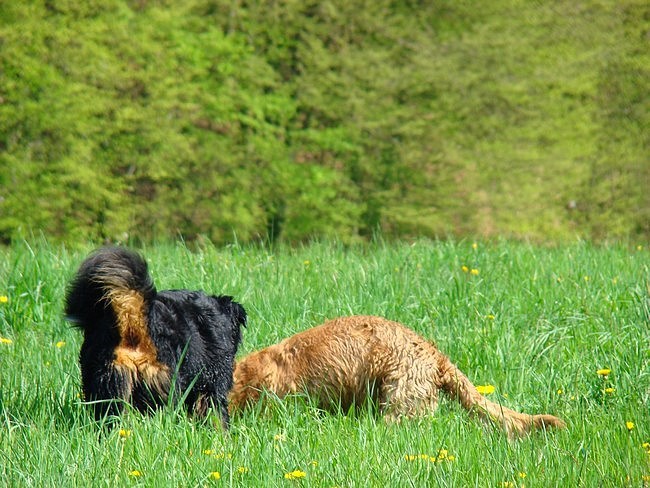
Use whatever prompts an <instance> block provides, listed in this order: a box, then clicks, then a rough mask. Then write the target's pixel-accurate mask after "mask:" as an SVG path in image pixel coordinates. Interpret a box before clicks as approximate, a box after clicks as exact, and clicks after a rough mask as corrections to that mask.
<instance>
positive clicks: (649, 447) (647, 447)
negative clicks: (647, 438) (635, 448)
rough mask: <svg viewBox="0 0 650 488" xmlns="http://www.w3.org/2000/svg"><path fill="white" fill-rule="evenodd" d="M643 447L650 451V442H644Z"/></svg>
mask: <svg viewBox="0 0 650 488" xmlns="http://www.w3.org/2000/svg"><path fill="white" fill-rule="evenodd" d="M641 446H642V447H643V449H650V442H644V443H643V444H641Z"/></svg>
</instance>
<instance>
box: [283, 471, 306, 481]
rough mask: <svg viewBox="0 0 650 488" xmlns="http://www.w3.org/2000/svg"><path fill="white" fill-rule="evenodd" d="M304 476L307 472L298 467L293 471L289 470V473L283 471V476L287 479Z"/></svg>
mask: <svg viewBox="0 0 650 488" xmlns="http://www.w3.org/2000/svg"><path fill="white" fill-rule="evenodd" d="M305 476H307V473H305V472H304V471H300V470H299V469H296V470H295V471H291V472H289V473H284V478H285V479H287V480H297V479H300V478H304V477H305Z"/></svg>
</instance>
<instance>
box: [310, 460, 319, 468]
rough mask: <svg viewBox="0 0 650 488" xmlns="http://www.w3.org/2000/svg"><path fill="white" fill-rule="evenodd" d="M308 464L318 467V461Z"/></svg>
mask: <svg viewBox="0 0 650 488" xmlns="http://www.w3.org/2000/svg"><path fill="white" fill-rule="evenodd" d="M309 464H311V465H312V466H313V467H316V466H318V461H312V462H310V463H309Z"/></svg>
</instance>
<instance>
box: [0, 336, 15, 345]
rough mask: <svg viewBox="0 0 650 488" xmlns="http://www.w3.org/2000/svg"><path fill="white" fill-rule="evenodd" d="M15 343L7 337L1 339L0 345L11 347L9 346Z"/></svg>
mask: <svg viewBox="0 0 650 488" xmlns="http://www.w3.org/2000/svg"><path fill="white" fill-rule="evenodd" d="M13 343H14V341H12V340H11V339H7V338H6V337H0V344H7V345H9V344H13Z"/></svg>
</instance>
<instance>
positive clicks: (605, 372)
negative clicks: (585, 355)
mask: <svg viewBox="0 0 650 488" xmlns="http://www.w3.org/2000/svg"><path fill="white" fill-rule="evenodd" d="M611 372H612V370H611V369H608V368H602V369H599V370H598V371H596V374H597V375H598V376H609V373H611Z"/></svg>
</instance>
